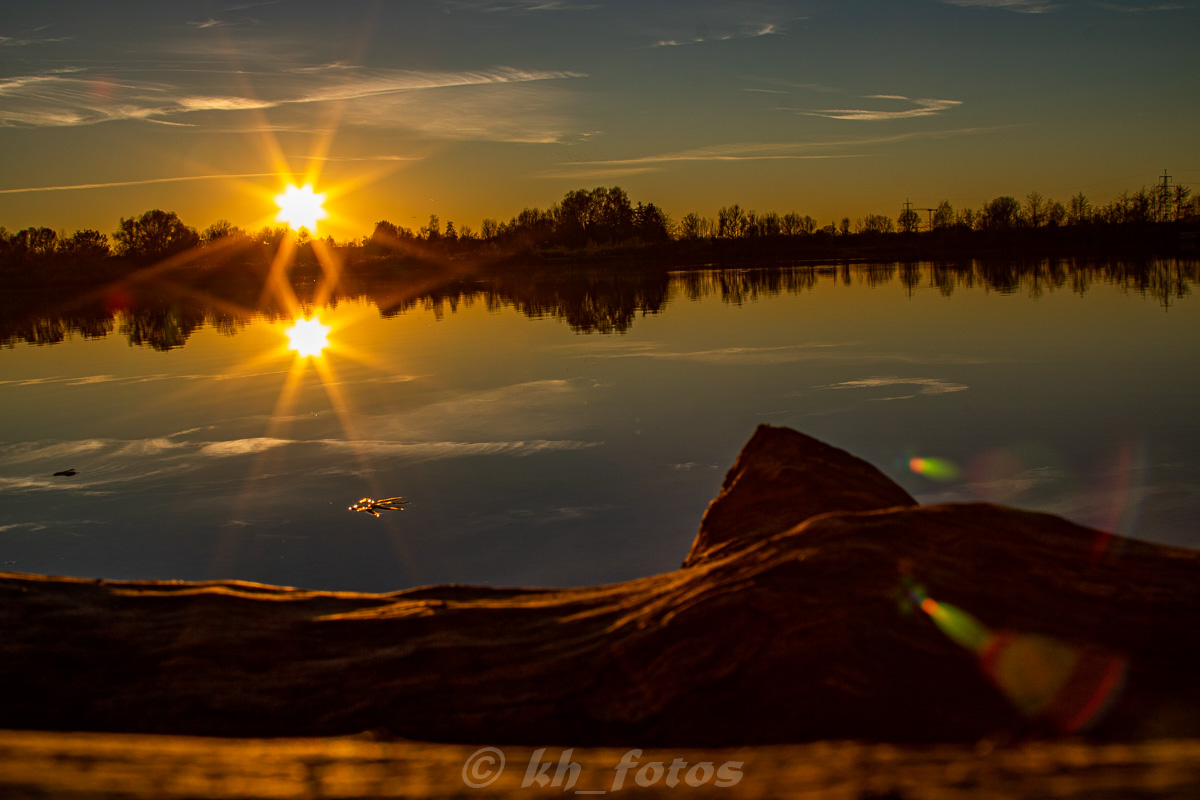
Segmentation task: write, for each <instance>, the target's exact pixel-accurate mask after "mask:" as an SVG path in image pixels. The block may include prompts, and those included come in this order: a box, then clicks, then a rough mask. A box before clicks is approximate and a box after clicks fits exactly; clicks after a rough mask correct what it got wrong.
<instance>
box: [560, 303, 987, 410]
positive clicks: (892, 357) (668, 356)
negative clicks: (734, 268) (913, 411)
mask: <svg viewBox="0 0 1200 800" xmlns="http://www.w3.org/2000/svg"><path fill="white" fill-rule="evenodd" d="M747 299H751V298H747ZM861 346H862V342H808V343H804V344H792V345H778V346H774V347H720V348H713V349H706V350H673V349H668V348H665V347H662V346H661V345H657V344H650V343H636V342H635V343H629V344H619V343H618V344H611V345H608V346H607V347H604V348H597V347H596V346H595V345H587V346H586V347H579V348H578V350H579V355H578V356H577V357H578V358H590V359H596V358H652V359H664V360H669V361H699V362H702V363H708V364H726V365H731V366H737V365H743V364H745V365H761V364H790V363H794V362H801V361H818V360H819V361H840V362H846V363H851V362H860V361H876V362H890V363H897V364H983V363H991V362H988V361H986V360H982V359H977V358H963V357H959V356H944V355H930V356H926V357H917V356H913V355H909V354H907V353H887V352H879V351H863V350H860V349H858V348H860V347H861ZM571 348H574V346H572V345H568V349H571ZM896 380H905V379H903V378H899V379H896ZM821 388H828V387H821ZM845 388H851V387H845Z"/></svg>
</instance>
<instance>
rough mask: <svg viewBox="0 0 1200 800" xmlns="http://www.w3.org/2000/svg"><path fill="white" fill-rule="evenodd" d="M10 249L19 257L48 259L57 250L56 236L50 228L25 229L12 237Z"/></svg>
mask: <svg viewBox="0 0 1200 800" xmlns="http://www.w3.org/2000/svg"><path fill="white" fill-rule="evenodd" d="M12 249H13V250H14V251H15V253H17V254H19V255H20V256H25V257H32V258H37V259H45V258H49V257H50V256H52V255H54V251H55V250H57V249H58V234H57V233H55V232H54V231H53V230H51V229H50V228H26V229H24V230H21V231H17V233H16V235H15V236H13V239H12Z"/></svg>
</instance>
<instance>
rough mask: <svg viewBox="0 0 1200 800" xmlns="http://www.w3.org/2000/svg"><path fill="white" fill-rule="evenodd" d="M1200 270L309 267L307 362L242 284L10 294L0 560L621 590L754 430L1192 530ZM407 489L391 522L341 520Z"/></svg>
mask: <svg viewBox="0 0 1200 800" xmlns="http://www.w3.org/2000/svg"><path fill="white" fill-rule="evenodd" d="M1198 273H1200V270H1198V267H1197V263H1196V262H1194V261H1176V260H1165V261H1154V262H1148V263H1140V264H1122V263H1103V264H1071V263H1068V262H1033V263H1026V264H1007V263H1001V264H988V265H983V264H979V263H971V264H968V265H965V266H957V267H946V266H940V265H934V264H929V263H923V264H916V265H913V264H908V265H899V264H867V265H854V266H847V265H841V266H839V265H830V266H818V267H798V268H787V269H747V270H721V271H715V270H713V271H706V270H690V271H675V272H672V271H651V272H647V273H641V272H638V271H635V270H632V269H628V268H626V269H621V268H620V267H619V266H617V267H611V268H610V267H606V268H603V269H601V268H599V267H596V268H592V269H589V270H582V269H579V270H575V269H567V268H565V267H564V268H561V269H560V268H557V267H542V268H539V269H538V270H531V271H530V272H529V273H521V272H512V273H506V274H505V275H503V276H481V275H478V276H473V275H460V276H458V277H456V278H455V279H454V280H453V281H438V280H433V279H430V278H428V277H424V278H421V279H420V280H417V279H413V278H410V279H403V278H398V277H391V278H387V277H381V278H376V279H373V280H372V281H370V282H368V283H365V284H363V285H362V286H357V287H356V286H353V285H347V286H346V287H345V288H344V289H342V290H340V291H339V292H338V293H337V295H336V296H333V297H330V298H328V300H326V299H325V298H323V294H324V293H323V291H322V290H321V288H320V287H319V286H314V285H311V284H301V285H299V286H298V287H297V288H296V292H297V294H298V295H299V296H300V298H301V300H302V302H304V303H305V309H306V314H307V315H311V314H314V313H315V314H317V315H319V317H320V319H321V320H322V322H323V323H325V324H328V325H329V326H330V328H331V331H330V333H329V335H328V338H329V346H328V347H327V348H326V349H324V350H323V351H322V352H321V354H320V355H319V356H314V357H300V356H298V355H297V354H296V353H295V352H293V351H290V350H288V349H287V346H286V345H287V343H288V339H287V336H286V333H285V331H286V329H287V328H288V327H289V326H290V325H291V323H292V318H291V317H292V315H291V314H288V313H285V312H284V311H283V310H281V308H280V307H277V306H276V307H269V308H267V309H266V310H265V311H264V312H263V313H259V312H258V311H256V310H255V309H254V308H252V307H251V306H252V305H253V304H252V303H250V302H247V301H246V299H245V297H241V296H239V297H238V298H237V299H236V300H235V299H230V298H229V297H221V296H218V295H216V294H213V293H211V292H207V293H197V292H179V291H176V292H175V293H174V294H172V292H171V290H170V288H169V287H166V288H162V287H156V288H154V289H153V290H151V289H147V288H146V287H142V288H135V289H131V290H126V289H114V290H111V291H108V292H103V293H93V295H92V296H90V297H88V298H87V299H86V300H84V301H80V303H79V304H77V305H72V304H71V303H68V302H66V301H62V302H61V303H59V306H58V307H57V308H56V309H55V310H53V311H51V312H46V313H44V314H41V315H40V316H37V315H35V316H30V317H28V318H26V317H21V316H20V315H19V314H18V313H17V312H16V311H13V310H12V309H13V308H14V307H16V306H17V305H19V304H18V303H17V301H13V300H10V301H9V302H8V303H7V304H6V307H7V308H8V309H9V310H7V311H5V315H6V316H7V317H8V320H7V321H6V323H5V327H4V331H3V334H4V336H5V337H6V342H7V347H6V348H5V349H2V350H0V411H2V414H0V570H12V571H22V572H34V573H50V574H59V575H78V576H87V577H98V578H112V579H143V578H153V579H183V580H211V579H241V580H249V581H259V582H264V583H272V584H283V585H291V586H301V587H307V588H314V589H330V590H356V591H392V590H398V589H403V588H407V587H412V586H418V585H423V584H434V583H485V584H493V585H546V586H564V585H583V584H595V583H605V582H612V581H620V580H625V579H629V578H635V577H639V576H643V575H648V574H652V573H657V572H662V571H666V570H671V569H674V568H675V567H677V566H678V565H679V563H680V562H681V561H682V559H683V557H684V555H685V554H686V553H687V550H688V547H689V545H690V544H691V541H692V538H693V537H694V535H695V532H696V529H697V526H698V524H699V521H700V517H701V515H702V514H703V511H704V508H705V506H706V505H707V503H708V501H709V500H710V499H712V497H713V496H714V495H715V494H716V493H717V491H718V490H719V487H720V484H721V480H722V478H723V477H724V474H725V471H726V470H727V469H728V468H729V467H730V466H731V464H732V463H733V460H734V458H735V457H736V455H737V453H738V451H739V449H740V447H741V446H742V444H743V443H744V442H745V441H746V440H747V439H748V438H749V437H750V435H751V434H752V433H753V431H754V428H755V426H756V425H758V424H760V423H770V424H772V425H785V426H789V427H792V428H795V429H797V430H799V431H802V432H804V433H807V434H810V435H812V436H815V437H818V438H820V439H822V440H824V441H826V442H829V443H831V444H833V445H836V446H838V447H841V448H843V449H846V450H848V451H850V452H851V453H853V454H855V455H857V456H860V457H862V458H864V459H866V460H868V461H870V462H871V463H873V464H875V465H876V466H878V467H879V468H880V469H881V470H883V472H884V473H886V474H887V475H888V476H889V477H891V478H892V479H893V480H896V481H897V482H899V483H900V484H901V485H903V486H904V487H905V488H906V489H907V490H908V491H909V492H910V493H912V494H913V495H914V496H915V497H917V499H918V500H920V501H921V502H923V503H933V502H958V501H973V500H987V501H993V502H1000V503H1006V504H1011V505H1016V506H1021V507H1025V508H1031V509H1040V510H1046V511H1050V512H1054V513H1057V514H1061V515H1063V516H1066V517H1068V518H1069V519H1072V520H1074V521H1077V522H1080V523H1083V524H1087V525H1093V526H1098V527H1102V528H1105V529H1108V530H1115V531H1117V532H1120V533H1123V534H1126V535H1129V536H1133V537H1137V538H1142V539H1147V540H1152V541H1158V542H1166V543H1171V544H1178V545H1186V546H1189V547H1200V530H1198V529H1197V526H1196V520H1197V519H1198V518H1200V514H1198V512H1200V414H1198V413H1197V411H1198V409H1200V369H1197V366H1198V365H1200V305H1198V303H1197V301H1196V298H1195V297H1194V296H1193V294H1192V287H1193V286H1194V285H1195V283H1196V282H1197V279H1198ZM251 294H253V293H251ZM18 317H19V318H18ZM37 342H40V343H41V344H35V343H37ZM922 459H924V461H922ZM65 470H76V471H77V472H76V474H74V475H66V476H55V475H54V473H55V472H60V471H65ZM398 495H402V496H404V497H405V498H407V499H408V500H409V501H410V502H409V504H408V505H407V506H406V507H405V508H404V510H402V511H382V512H381V513H380V516H379V517H373V516H370V515H368V514H365V513H354V512H351V511H349V510H348V506H350V505H351V504H353V503H354V502H355V501H357V500H358V499H359V498H361V497H371V498H376V499H378V498H384V497H391V496H398Z"/></svg>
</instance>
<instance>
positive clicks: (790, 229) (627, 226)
mask: <svg viewBox="0 0 1200 800" xmlns="http://www.w3.org/2000/svg"><path fill="white" fill-rule="evenodd" d="M922 211H924V212H926V213H925V214H924V215H922V213H921V212H922ZM1197 221H1200V198H1197V197H1193V196H1192V192H1191V190H1190V189H1189V188H1187V187H1185V186H1182V185H1175V186H1167V185H1166V184H1165V183H1164V184H1160V185H1157V186H1153V187H1143V188H1141V189H1139V190H1138V191H1136V192H1122V193H1121V194H1120V195H1118V196H1117V197H1116V198H1114V199H1113V200H1111V201H1109V202H1108V203H1105V204H1103V205H1093V204H1092V202H1091V201H1090V200H1089V199H1088V198H1087V197H1086V196H1085V195H1084V194H1083V193H1082V192H1080V193H1078V194H1076V195H1075V196H1073V197H1071V198H1070V199H1069V200H1068V201H1067V202H1066V203H1062V202H1060V201H1058V200H1053V199H1050V198H1046V197H1043V196H1042V195H1041V194H1040V193H1039V192H1036V191H1034V192H1030V193H1029V194H1027V195H1026V196H1025V198H1024V200H1023V201H1022V200H1017V199H1016V198H1014V197H1011V196H1007V195H1005V196H1001V197H997V198H995V199H993V200H991V201H989V202H986V203H984V204H983V205H982V206H981V207H980V208H978V209H974V208H970V207H966V208H961V209H955V208H954V206H953V205H952V204H951V203H950V202H949V201H948V200H943V201H941V202H940V203H939V204H938V205H937V206H936V207H934V208H927V209H916V208H912V207H911V205H909V204H906V205H905V207H904V208H903V209H901V211H900V212H899V214H898V216H897V217H896V218H895V219H893V218H891V217H888V216H887V215H883V214H868V215H866V216H865V217H862V218H859V219H856V220H854V221H853V222H852V221H851V219H850V218H849V217H843V218H842V219H841V220H838V221H833V222H830V223H829V224H827V225H823V226H822V225H821V224H820V223H819V222H818V221H817V220H816V219H815V218H813V217H812V216H810V215H801V214H799V213H797V212H794V211H793V212H789V213H785V214H780V213H778V212H774V211H769V212H756V211H753V210H747V209H743V208H742V207H741V206H740V205H738V204H734V205H730V206H723V207H722V208H721V209H720V210H718V212H717V215H716V217H706V216H703V215H702V214H700V213H698V212H689V213H687V214H685V215H683V217H681V218H680V219H679V220H678V221H674V220H672V219H671V217H670V216H669V215H668V214H667V213H666V212H665V211H663V210H662V209H661V208H660V207H659V206H657V205H655V204H654V203H643V202H640V201H639V202H637V203H634V202H633V201H631V200H630V198H629V196H628V194H627V193H626V192H625V191H624V190H623V189H621V188H620V187H615V186H614V187H611V188H606V187H598V188H596V189H577V190H574V191H570V192H567V193H566V195H565V196H564V197H563V199H562V200H561V201H559V202H557V203H554V204H553V205H552V206H550V208H547V209H540V208H526V209H524V210H522V211H521V212H520V213H519V214H517V215H515V216H514V217H512V218H511V219H510V220H509V221H507V222H500V221H498V220H496V219H490V218H489V219H484V220H483V222H482V224H481V226H480V228H479V230H478V231H477V232H476V231H474V230H472V229H471V228H470V227H469V226H467V225H462V226H461V227H456V226H455V224H454V223H453V222H447V223H446V224H445V226H444V227H443V225H442V224H441V221H440V219H439V217H438V216H437V215H436V214H434V215H431V216H430V218H429V222H428V223H427V224H426V225H423V226H421V227H420V228H418V229H417V230H415V231H414V230H411V229H409V228H406V227H404V226H401V225H396V224H394V223H392V222H389V221H387V220H381V221H380V222H378V223H377V224H376V225H375V228H374V230H373V231H372V233H371V235H370V236H367V237H363V238H362V239H361V240H358V241H350V242H341V243H336V242H334V241H333V239H332V238H327V239H326V240H325V243H326V244H328V245H329V246H331V247H337V248H339V249H341V250H343V251H346V250H357V251H359V252H358V256H359V257H372V256H388V255H390V254H393V253H395V252H405V251H409V250H436V251H443V252H447V253H451V254H453V253H456V252H458V253H470V252H476V251H480V250H482V251H483V252H485V253H492V254H496V253H505V252H507V253H520V252H528V251H532V250H549V251H553V250H556V249H557V250H562V251H573V250H581V249H589V250H590V249H598V248H605V247H621V246H630V245H639V244H641V245H657V244H662V243H665V242H669V241H681V242H696V241H702V240H727V239H754V238H759V239H775V240H787V239H796V238H800V237H811V236H818V237H824V238H825V239H831V238H837V237H857V238H859V239H866V240H870V239H877V238H879V237H881V236H884V235H888V234H891V235H895V234H918V233H925V234H934V235H936V234H937V233H938V232H944V231H960V232H965V231H978V232H990V233H996V232H1000V233H1003V232H1012V231H1018V230H1039V229H1055V228H1086V227H1106V228H1111V227H1114V226H1124V225H1141V226H1146V225H1154V224H1167V223H1180V222H1184V223H1189V224H1195V223H1196V222H1197ZM289 235H292V234H290V233H289V230H288V229H287V228H286V227H275V228H272V227H269V226H268V227H264V228H262V229H261V230H259V231H257V232H248V231H245V230H243V229H241V228H239V227H237V226H235V225H233V224H232V223H230V222H228V221H227V220H219V221H217V222H215V223H213V224H212V225H210V226H209V227H208V228H206V229H204V230H203V231H197V230H196V229H195V228H193V227H190V226H188V225H186V224H184V222H183V221H182V220H180V218H179V217H178V215H177V214H175V213H174V212H168V211H162V210H160V209H152V210H150V211H147V212H145V213H144V214H142V215H140V216H136V217H130V218H128V219H126V218H124V217H122V218H121V220H120V225H119V226H118V228H117V230H116V231H114V232H113V233H112V235H111V242H110V237H109V236H108V235H106V234H104V233H101V232H99V231H95V230H79V231H76V232H75V233H73V234H71V235H70V236H66V235H60V234H59V233H57V232H56V231H54V230H53V229H51V228H46V227H30V228H25V229H24V230H20V231H17V232H15V233H10V232H9V231H8V230H7V229H5V228H3V227H0V265H4V266H9V267H11V266H27V265H36V264H38V263H48V262H55V263H83V262H95V261H99V260H103V259H107V258H110V257H117V258H121V259H126V260H132V261H140V262H146V261H158V260H162V259H164V258H168V257H171V256H175V255H180V254H184V253H189V252H192V251H197V250H199V251H202V252H203V251H215V252H224V251H232V252H237V251H246V250H247V249H253V248H260V249H274V248H277V247H278V246H279V244H280V243H281V242H282V241H283V240H284V238H285V237H287V236H289ZM298 239H299V243H300V244H301V245H302V246H303V245H305V244H308V243H310V242H311V238H310V237H309V234H308V231H306V230H304V229H301V230H300V232H299V234H298Z"/></svg>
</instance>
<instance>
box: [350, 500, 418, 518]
mask: <svg viewBox="0 0 1200 800" xmlns="http://www.w3.org/2000/svg"><path fill="white" fill-rule="evenodd" d="M408 502H409V501H408V500H405V499H404V498H403V497H385V498H383V499H382V500H372V499H371V498H369V497H364V498H362V499H361V500H359V501H358V502H357V503H355V504H354V505H352V506H350V508H349V510H350V511H364V512H366V513H368V514H370V515H371V516H373V517H378V516H379V512H380V511H403V510H404V509H403V508H402V506H406V505H408Z"/></svg>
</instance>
